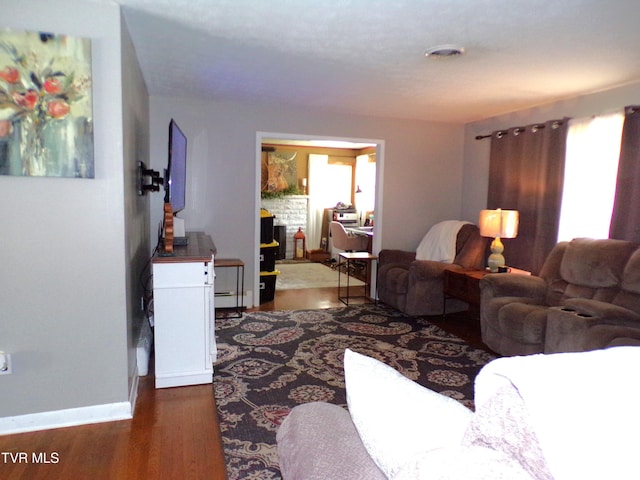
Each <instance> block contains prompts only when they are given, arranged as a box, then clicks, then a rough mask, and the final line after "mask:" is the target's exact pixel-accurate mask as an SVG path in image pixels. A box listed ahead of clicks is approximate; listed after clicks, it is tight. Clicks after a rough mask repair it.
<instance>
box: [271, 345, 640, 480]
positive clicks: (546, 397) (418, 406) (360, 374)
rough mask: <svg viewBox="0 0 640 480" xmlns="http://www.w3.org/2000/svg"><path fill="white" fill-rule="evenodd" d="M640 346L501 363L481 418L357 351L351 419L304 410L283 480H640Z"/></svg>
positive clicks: (482, 389)
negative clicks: (639, 457) (638, 438)
mask: <svg viewBox="0 0 640 480" xmlns="http://www.w3.org/2000/svg"><path fill="white" fill-rule="evenodd" d="M639 365H640V347H614V348H610V349H606V350H595V351H590V352H581V353H558V354H552V355H543V354H539V355H529V356H522V357H508V358H501V359H497V360H494V361H493V362H491V363H489V364H488V365H486V366H485V367H484V368H483V369H482V371H481V372H480V374H479V375H478V377H477V378H476V383H475V388H476V392H475V404H476V411H475V412H472V411H471V410H469V409H467V408H466V407H464V406H462V404H460V403H458V402H456V401H455V400H452V399H450V398H448V397H444V396H442V395H440V394H438V393H435V392H433V391H430V390H428V389H426V388H424V387H422V386H420V385H418V384H416V383H414V382H413V381H411V380H409V379H407V378H405V377H403V376H402V375H400V374H399V373H398V372H396V371H395V370H393V369H392V368H391V367H388V366H386V365H384V364H382V363H380V362H378V361H377V360H374V359H371V358H368V357H365V356H363V355H360V354H357V353H354V352H351V351H349V350H347V351H346V352H345V380H346V386H347V399H348V406H349V411H347V410H346V409H344V408H342V407H340V406H337V405H331V404H328V403H321V402H316V403H309V404H303V405H299V406H297V407H295V408H294V409H293V410H292V411H291V413H290V414H289V416H288V417H287V418H286V419H285V420H284V422H283V423H282V425H281V426H280V428H279V430H278V433H277V441H278V453H279V457H280V469H281V472H282V476H283V479H284V480H293V479H295V480H315V479H323V480H324V479H329V478H330V479H332V480H347V479H348V480H359V479H362V480H365V479H366V480H377V479H380V480H384V479H392V480H408V479H423V478H424V479H430V480H431V479H465V480H469V479H486V480H489V479H490V480H499V479H504V480H518V479H527V480H530V479H540V480H542V479H556V480H564V479H570V480H574V479H577V478H580V479H581V480H584V479H594V480H595V479H602V478H615V479H617V480H620V479H631V478H638V471H639V469H638V461H637V450H638V441H637V435H638V432H640V411H639V410H638V408H637V405H638V404H640V375H638V369H639V367H638V366H639Z"/></svg>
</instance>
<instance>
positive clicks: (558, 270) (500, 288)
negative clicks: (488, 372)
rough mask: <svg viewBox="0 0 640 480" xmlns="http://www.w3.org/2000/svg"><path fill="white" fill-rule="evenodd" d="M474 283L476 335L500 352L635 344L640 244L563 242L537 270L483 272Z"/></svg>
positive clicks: (639, 341) (639, 331)
mask: <svg viewBox="0 0 640 480" xmlns="http://www.w3.org/2000/svg"><path fill="white" fill-rule="evenodd" d="M480 288H481V307H480V315H481V318H480V321H481V327H482V340H483V342H484V343H485V344H486V345H487V346H488V347H489V348H491V349H492V350H494V351H495V352H498V353H500V354H502V355H527V354H532V353H540V352H545V353H554V352H574V351H584V350H593V349H598V348H605V347H608V346H615V345H640V246H639V245H638V244H635V243H632V242H626V241H622V240H611V239H606V240H594V239H586V238H579V239H574V240H572V241H571V242H561V243H559V244H558V245H556V247H555V248H554V249H553V250H552V251H551V253H550V254H549V256H548V257H547V259H546V261H545V263H544V265H543V267H542V270H541V272H540V275H539V276H526V275H517V274H492V275H487V276H486V277H484V278H483V279H482V280H481V282H480Z"/></svg>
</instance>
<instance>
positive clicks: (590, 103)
mask: <svg viewBox="0 0 640 480" xmlns="http://www.w3.org/2000/svg"><path fill="white" fill-rule="evenodd" d="M639 102H640V83H635V84H632V85H627V86H624V87H619V88H614V89H611V90H607V91H604V92H600V93H595V94H592V95H584V96H580V97H576V98H572V99H568V100H563V101H560V102H555V103H551V104H548V105H542V106H539V107H536V108H531V109H528V110H522V111H519V112H513V113H510V114H506V115H501V116H499V117H494V118H489V119H486V120H482V121H479V122H474V123H470V124H467V125H466V126H465V134H464V179H463V189H462V191H463V201H462V216H463V217H465V218H469V219H476V221H477V217H478V214H479V212H480V210H481V209H483V208H485V207H486V203H487V185H488V179H489V147H490V142H491V140H490V139H488V138H487V139H484V140H475V137H476V135H486V134H489V133H491V132H493V131H494V130H500V129H504V128H509V127H516V126H519V125H529V124H532V123H537V122H544V121H547V120H552V119H556V118H564V117H573V118H581V117H588V116H591V115H599V114H603V113H607V112H610V111H611V110H614V109H618V108H622V107H624V106H625V105H637V104H638V103H639Z"/></svg>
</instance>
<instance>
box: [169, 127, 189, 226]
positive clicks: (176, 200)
mask: <svg viewBox="0 0 640 480" xmlns="http://www.w3.org/2000/svg"><path fill="white" fill-rule="evenodd" d="M167 176H168V177H169V181H168V182H167V197H168V198H167V199H166V200H168V201H169V203H171V208H172V209H173V213H174V214H175V213H178V212H179V211H180V210H183V209H184V207H185V201H186V190H187V137H186V136H185V135H184V133H182V130H180V127H179V126H178V124H177V123H176V122H175V120H173V119H171V122H170V123H169V163H168V166H167Z"/></svg>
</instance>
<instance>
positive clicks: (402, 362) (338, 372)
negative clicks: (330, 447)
mask: <svg viewBox="0 0 640 480" xmlns="http://www.w3.org/2000/svg"><path fill="white" fill-rule="evenodd" d="M216 335H217V342H218V344H217V345H218V361H217V362H216V364H215V365H214V371H215V374H214V391H215V396H216V404H217V407H218V415H219V418H220V428H221V431H222V440H223V446H224V453H225V457H226V463H227V475H228V478H229V480H240V479H243V480H245V479H253V480H258V479H260V480H272V479H280V478H281V476H280V470H279V468H278V453H277V448H276V430H277V428H278V426H279V425H280V423H281V421H282V420H283V418H284V417H285V416H286V415H287V414H288V412H289V410H290V409H291V408H293V407H294V406H296V405H298V404H301V403H307V402H314V401H326V402H330V403H334V404H338V405H342V406H345V407H346V396H345V388H344V375H343V355H344V350H345V349H346V348H350V349H352V350H354V351H357V352H360V353H362V354H365V355H368V356H370V357H374V358H377V359H378V360H381V361H382V362H384V363H386V364H388V365H391V366H392V367H394V368H395V369H397V370H398V371H400V372H401V373H403V374H404V375H406V376H407V377H409V378H411V379H413V380H415V381H417V382H418V383H420V384H421V385H424V386H426V387H428V388H431V389H432V390H435V391H437V392H440V393H443V394H445V395H448V396H450V397H452V398H455V399H456V400H459V401H460V402H462V403H463V404H465V405H467V406H469V407H470V408H472V407H473V404H472V399H473V380H474V378H475V376H476V375H477V373H478V371H479V370H480V368H481V367H482V366H483V365H485V364H486V363H487V362H489V361H490V360H492V359H493V358H494V357H493V356H492V355H491V354H489V353H487V352H485V351H483V350H479V349H476V348H473V347H470V346H468V345H467V344H465V342H464V341H463V340H461V339H459V338H457V337H455V336H453V335H450V334H448V333H446V332H445V331H443V330H442V329H441V328H439V327H437V326H435V325H433V324H431V323H429V322H428V321H427V320H425V319H421V318H411V317H407V316H405V315H403V314H401V313H399V312H397V311H395V310H391V309H388V308H386V307H384V306H375V305H365V306H353V307H346V308H332V309H326V310H300V311H281V312H253V313H250V314H247V315H245V316H244V317H243V318H239V319H222V320H217V321H216Z"/></svg>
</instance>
